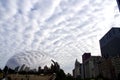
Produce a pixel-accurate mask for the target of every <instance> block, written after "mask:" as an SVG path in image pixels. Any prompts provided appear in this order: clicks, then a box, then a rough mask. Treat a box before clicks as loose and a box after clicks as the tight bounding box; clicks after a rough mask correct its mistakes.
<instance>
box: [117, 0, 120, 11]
mask: <svg viewBox="0 0 120 80" xmlns="http://www.w3.org/2000/svg"><path fill="white" fill-rule="evenodd" d="M117 4H118V8H119V11H120V0H117Z"/></svg>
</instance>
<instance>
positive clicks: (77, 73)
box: [73, 59, 81, 78]
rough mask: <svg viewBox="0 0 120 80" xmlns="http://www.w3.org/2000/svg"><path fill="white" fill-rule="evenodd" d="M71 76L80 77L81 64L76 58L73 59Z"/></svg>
mask: <svg viewBox="0 0 120 80" xmlns="http://www.w3.org/2000/svg"><path fill="white" fill-rule="evenodd" d="M73 77H74V78H78V77H79V78H80V77H81V64H80V63H79V62H78V60H77V59H76V61H75V68H74V69H73Z"/></svg>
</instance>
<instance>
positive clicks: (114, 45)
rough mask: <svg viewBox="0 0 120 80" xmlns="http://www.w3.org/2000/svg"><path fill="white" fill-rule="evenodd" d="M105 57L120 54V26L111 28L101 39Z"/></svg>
mask: <svg viewBox="0 0 120 80" xmlns="http://www.w3.org/2000/svg"><path fill="white" fill-rule="evenodd" d="M100 48H101V54H102V57H104V58H109V57H116V56H117V57H118V56H120V28H111V30H109V31H108V32H107V33H106V34H105V35H104V36H103V37H102V38H101V40H100Z"/></svg>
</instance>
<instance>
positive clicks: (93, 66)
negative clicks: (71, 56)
mask: <svg viewBox="0 0 120 80" xmlns="http://www.w3.org/2000/svg"><path fill="white" fill-rule="evenodd" d="M85 55H87V58H86V59H83V70H84V71H83V74H84V79H85V78H95V77H97V76H98V75H99V74H100V67H99V62H100V61H101V60H102V57H101V56H91V54H90V53H85V54H83V56H82V58H84V57H85ZM88 55H89V57H88Z"/></svg>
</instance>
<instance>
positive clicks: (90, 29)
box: [0, 0, 120, 72]
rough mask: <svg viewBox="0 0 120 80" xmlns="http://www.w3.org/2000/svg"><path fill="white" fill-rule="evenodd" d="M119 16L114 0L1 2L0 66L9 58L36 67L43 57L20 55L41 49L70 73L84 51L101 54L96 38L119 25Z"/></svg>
mask: <svg viewBox="0 0 120 80" xmlns="http://www.w3.org/2000/svg"><path fill="white" fill-rule="evenodd" d="M119 17H120V15H119V12H118V8H117V4H116V2H115V0H94V1H93V0H57V1H50V0H12V1H10V0H1V1H0V45H1V46H0V64H1V65H0V67H4V65H5V64H6V62H7V61H8V60H9V59H10V61H9V62H10V63H11V61H13V62H14V61H15V60H16V61H17V60H18V62H15V64H21V63H22V62H25V63H26V64H30V60H31V61H33V63H34V64H36V61H39V59H40V60H41V59H43V58H39V59H38V58H35V56H39V55H41V54H39V53H38V54H36V53H34V52H33V53H30V52H29V53H27V54H21V52H23V53H25V52H24V51H25V50H34V51H35V50H36V51H39V50H40V51H41V50H43V51H44V52H45V53H44V54H45V55H46V56H47V55H48V56H49V58H54V59H55V60H56V61H58V62H59V63H60V64H61V65H62V68H64V69H65V70H66V71H67V72H70V71H71V70H70V69H72V67H73V64H74V61H75V59H76V58H78V60H79V61H81V55H82V54H83V53H84V52H91V53H92V54H93V55H100V50H99V39H100V38H101V37H102V36H103V35H104V34H105V33H106V32H107V31H108V30H109V29H110V28H111V27H116V26H117V27H118V26H120V23H119V21H120V18H119ZM16 53H17V54H16ZM40 53H41V52H40ZM19 54H21V55H22V56H24V55H25V60H24V58H23V57H21V56H20V55H19ZM6 55H7V56H6ZM28 55H30V56H31V55H32V56H34V57H33V58H32V57H30V56H28ZM12 56H13V57H12ZM14 56H15V57H14ZM16 57H19V58H20V59H17V58H16ZM45 58H46V57H45ZM49 58H46V59H48V60H49ZM40 63H41V64H40V65H42V64H45V63H46V62H44V59H43V60H41V61H40ZM13 65H14V64H13ZM71 65H72V67H71ZM36 66H38V65H37V64H36ZM67 68H68V69H67Z"/></svg>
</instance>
